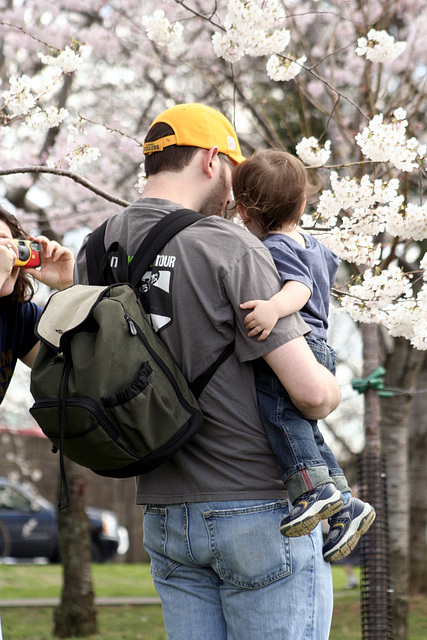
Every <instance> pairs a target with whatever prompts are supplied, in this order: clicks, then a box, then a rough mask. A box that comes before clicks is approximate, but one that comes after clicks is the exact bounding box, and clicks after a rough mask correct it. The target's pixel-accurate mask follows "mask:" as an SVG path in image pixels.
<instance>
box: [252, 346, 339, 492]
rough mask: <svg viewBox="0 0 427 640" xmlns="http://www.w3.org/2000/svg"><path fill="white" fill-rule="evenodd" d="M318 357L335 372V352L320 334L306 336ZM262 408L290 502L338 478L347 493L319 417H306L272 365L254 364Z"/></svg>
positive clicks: (336, 482)
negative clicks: (321, 429) (320, 427)
mask: <svg viewBox="0 0 427 640" xmlns="http://www.w3.org/2000/svg"><path fill="white" fill-rule="evenodd" d="M306 340H307V342H308V344H309V346H310V348H311V350H312V351H313V353H314V355H315V356H316V359H317V360H318V361H319V362H320V364H323V366H325V367H327V368H328V369H329V370H330V371H331V372H332V373H335V368H336V356H335V352H334V351H333V349H331V347H329V345H327V344H326V342H325V341H324V340H322V339H321V338H316V337H314V336H306ZM255 383H256V389H257V397H258V406H259V412H260V416H261V420H262V424H263V426H264V430H265V433H266V435H267V438H268V440H269V442H270V444H271V448H272V449H273V451H274V453H275V455H276V458H277V461H278V463H279V465H280V468H281V471H282V479H283V483H284V485H285V487H286V488H287V490H288V491H289V497H290V500H291V502H295V500H296V498H298V497H299V496H300V495H302V494H303V493H305V492H306V491H311V490H312V489H313V488H314V487H317V486H319V485H321V484H324V483H326V482H331V481H333V482H335V484H336V485H337V487H338V489H339V490H340V491H341V492H342V493H344V492H346V491H350V487H349V486H348V484H347V481H346V479H345V476H344V472H343V471H342V469H341V468H340V466H339V464H338V462H337V460H336V458H335V456H334V454H333V453H332V451H331V449H330V448H329V447H328V445H327V444H326V442H325V440H324V439H323V436H322V434H321V432H320V429H319V427H318V424H317V421H316V420H308V419H306V418H304V417H303V415H302V414H301V412H300V411H298V409H297V408H296V407H295V405H294V404H293V402H292V400H291V399H290V397H289V394H288V393H287V391H286V390H285V389H284V387H283V386H282V385H281V383H280V381H279V379H278V378H277V376H276V375H275V373H274V372H273V371H272V369H270V367H269V366H268V365H267V364H266V363H265V362H264V361H263V360H260V361H257V363H256V366H255Z"/></svg>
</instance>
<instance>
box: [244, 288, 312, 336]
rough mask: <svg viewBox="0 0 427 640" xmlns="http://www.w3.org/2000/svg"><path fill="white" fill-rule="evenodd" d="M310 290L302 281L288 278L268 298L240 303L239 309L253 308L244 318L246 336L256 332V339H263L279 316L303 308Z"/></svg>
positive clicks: (281, 316) (282, 316)
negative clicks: (247, 331)
mask: <svg viewBox="0 0 427 640" xmlns="http://www.w3.org/2000/svg"><path fill="white" fill-rule="evenodd" d="M310 296H311V291H310V289H309V288H308V287H307V286H306V285H305V284H303V283H302V282H297V281H296V280H288V282H286V283H285V284H284V285H283V287H282V289H281V290H280V291H279V292H278V293H276V294H275V295H274V296H272V297H271V298H270V300H248V302H243V303H242V304H241V305H240V308H241V309H253V311H251V313H248V315H247V316H246V318H245V327H246V329H250V331H249V333H248V336H249V337H250V338H252V337H253V336H256V335H257V334H260V335H259V336H258V340H259V341H261V340H265V339H266V338H267V337H268V336H269V335H270V333H271V331H272V329H273V327H274V325H275V324H276V322H277V321H278V319H279V318H284V317H285V316H289V315H291V313H295V312H296V311H299V310H300V309H302V308H303V306H304V305H305V304H306V302H307V301H308V300H309V299H310Z"/></svg>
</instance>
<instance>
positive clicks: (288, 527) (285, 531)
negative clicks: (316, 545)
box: [280, 489, 344, 538]
mask: <svg viewBox="0 0 427 640" xmlns="http://www.w3.org/2000/svg"><path fill="white" fill-rule="evenodd" d="M343 506H344V500H343V498H342V494H341V491H339V490H338V489H337V490H336V491H335V493H334V494H333V495H332V496H331V497H330V498H328V500H317V502H315V503H314V504H313V505H312V507H311V508H310V509H308V510H307V511H306V512H305V513H303V514H301V516H300V517H299V518H296V519H295V520H294V521H293V522H289V523H286V524H284V525H281V527H280V533H281V534H282V536H287V537H288V538H299V537H300V536H304V535H306V534H307V533H310V531H313V529H314V528H315V527H317V525H318V524H319V522H320V521H321V520H325V519H327V518H330V517H331V516H333V515H334V514H335V513H337V512H338V511H340V510H341V509H342V508H343Z"/></svg>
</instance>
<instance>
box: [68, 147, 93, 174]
mask: <svg viewBox="0 0 427 640" xmlns="http://www.w3.org/2000/svg"><path fill="white" fill-rule="evenodd" d="M100 156H101V154H100V152H99V149H98V148H97V147H91V146H90V145H88V144H85V145H79V146H77V147H75V148H74V149H69V150H68V153H67V155H66V156H65V158H64V160H66V161H67V162H68V166H69V168H70V171H78V170H79V169H80V168H81V167H82V165H84V164H88V163H89V162H95V161H96V160H97V159H98V158H99V157H100Z"/></svg>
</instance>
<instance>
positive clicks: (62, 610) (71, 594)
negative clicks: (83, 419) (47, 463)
mask: <svg viewBox="0 0 427 640" xmlns="http://www.w3.org/2000/svg"><path fill="white" fill-rule="evenodd" d="M65 467H66V474H67V482H68V488H69V492H70V499H71V506H70V507H67V508H66V509H64V510H62V511H60V512H59V514H58V529H59V549H60V555H61V562H62V566H63V588H62V596H61V602H60V605H59V606H58V608H57V609H56V610H55V612H54V635H55V636H57V637H58V638H70V637H86V636H89V635H92V634H95V633H97V615H96V608H95V597H94V592H93V586H92V569H91V548H90V541H91V534H90V521H89V518H88V517H87V515H86V512H85V509H84V506H85V500H84V495H85V487H86V480H85V476H84V474H85V470H84V469H83V468H82V467H79V466H78V465H76V464H74V463H71V462H69V461H66V465H65Z"/></svg>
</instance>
